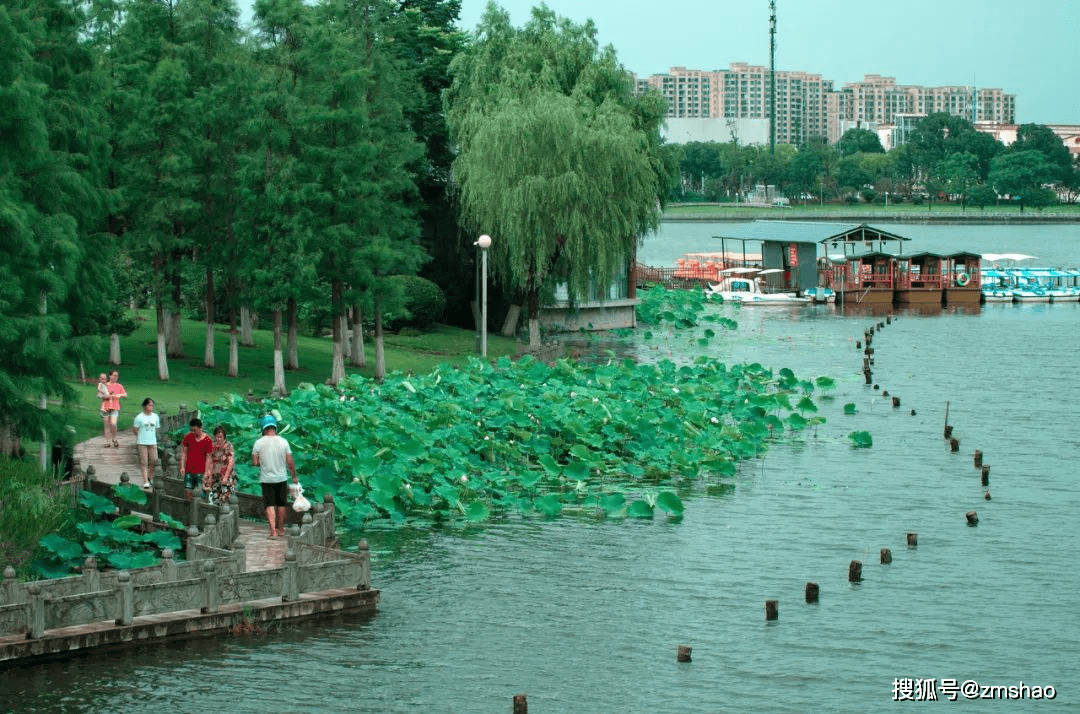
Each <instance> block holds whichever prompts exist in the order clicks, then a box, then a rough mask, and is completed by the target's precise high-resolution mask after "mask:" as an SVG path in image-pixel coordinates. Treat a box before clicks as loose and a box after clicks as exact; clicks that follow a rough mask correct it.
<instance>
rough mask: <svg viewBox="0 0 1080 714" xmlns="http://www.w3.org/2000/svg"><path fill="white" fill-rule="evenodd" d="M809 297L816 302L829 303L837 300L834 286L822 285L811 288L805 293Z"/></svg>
mask: <svg viewBox="0 0 1080 714" xmlns="http://www.w3.org/2000/svg"><path fill="white" fill-rule="evenodd" d="M804 294H805V295H806V297H807V298H809V299H810V301H811V302H815V303H827V302H836V292H835V291H834V290H833V289H832V288H826V287H821V286H820V285H819V286H818V287H816V288H810V289H808V290H807V291H806V292H805V293H804Z"/></svg>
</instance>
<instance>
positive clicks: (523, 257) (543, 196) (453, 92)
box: [446, 4, 672, 347]
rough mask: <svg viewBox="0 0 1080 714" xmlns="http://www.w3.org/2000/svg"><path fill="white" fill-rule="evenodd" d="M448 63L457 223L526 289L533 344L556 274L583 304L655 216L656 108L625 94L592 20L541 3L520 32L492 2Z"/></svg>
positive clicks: (621, 73) (625, 77) (660, 184)
mask: <svg viewBox="0 0 1080 714" xmlns="http://www.w3.org/2000/svg"><path fill="white" fill-rule="evenodd" d="M450 72H451V74H452V76H453V80H452V85H451V87H450V89H449V90H448V92H447V95H446V109H447V119H448V123H449V126H450V131H451V138H452V140H453V142H454V144H455V147H456V149H457V156H456V158H455V160H454V164H453V177H454V181H455V184H456V188H457V191H458V199H459V203H460V208H461V225H462V228H463V230H464V233H465V235H466V236H467V240H469V241H472V240H475V237H474V236H476V235H479V234H480V233H488V234H490V235H491V236H492V245H491V248H490V259H491V269H492V272H493V274H494V275H495V276H496V278H497V279H498V280H500V281H501V282H502V283H503V285H504V286H505V287H507V288H508V289H509V290H510V291H511V292H513V293H517V294H520V295H523V296H524V297H525V299H526V302H527V305H528V316H529V344H530V346H532V347H536V346H538V345H539V342H540V330H539V311H540V297H541V294H542V289H543V288H544V286H545V284H546V283H550V282H553V281H554V280H558V281H560V282H563V281H564V282H565V283H566V284H567V287H568V290H569V293H570V295H571V298H572V299H575V300H581V299H584V298H585V297H586V296H587V294H588V291H589V288H590V286H591V285H607V284H609V283H610V282H611V280H612V279H614V278H615V276H617V275H618V274H620V273H621V272H622V271H623V270H624V269H625V268H626V264H627V261H629V260H630V259H631V258H632V256H633V252H634V249H635V247H636V245H637V243H638V241H639V240H640V239H641V238H642V237H644V235H645V234H646V233H648V232H649V231H651V230H654V229H655V228H656V226H657V225H658V222H659V218H660V210H661V207H662V201H663V196H664V194H665V192H666V188H667V186H668V184H669V182H670V176H671V175H672V171H671V167H670V166H668V165H666V164H665V162H664V159H663V157H662V155H661V152H660V150H659V149H660V135H659V127H660V123H661V121H662V120H663V113H664V105H663V102H662V100H661V99H660V98H659V97H658V96H657V95H655V94H647V95H642V96H635V95H634V93H633V83H632V79H631V77H630V75H629V74H628V73H627V72H626V71H625V70H624V69H623V68H622V67H621V66H620V65H619V64H618V62H617V60H616V58H615V53H614V50H613V49H611V48H610V47H607V48H604V49H603V50H601V49H600V48H599V46H598V44H597V41H596V28H595V26H594V25H593V24H592V22H591V21H589V22H586V23H585V24H584V25H574V24H573V23H571V22H570V21H568V20H565V19H562V18H558V17H556V16H555V14H554V13H553V12H552V11H551V10H549V9H548V8H547V7H546V6H543V5H541V6H540V7H539V8H535V9H534V10H533V13H532V18H531V19H530V21H529V22H528V23H527V24H526V25H525V26H524V27H523V28H522V29H520V30H517V29H515V28H513V27H512V26H511V25H510V20H509V16H508V15H507V14H506V12H505V11H503V10H501V9H500V8H497V7H496V6H495V5H493V4H489V5H488V8H487V11H486V12H485V14H484V17H483V19H482V21H481V23H480V26H479V27H478V30H477V35H476V38H475V41H474V42H473V43H472V44H471V45H470V46H469V47H468V49H467V50H466V51H464V52H463V53H462V54H460V55H459V56H458V57H457V58H455V60H454V62H453V63H452V64H451V66H450Z"/></svg>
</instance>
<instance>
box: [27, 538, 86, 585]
mask: <svg viewBox="0 0 1080 714" xmlns="http://www.w3.org/2000/svg"><path fill="white" fill-rule="evenodd" d="M38 545H40V546H41V547H42V548H44V549H45V550H47V551H49V552H50V553H52V554H53V555H55V556H56V557H58V558H60V559H62V560H65V561H67V560H73V559H76V558H81V557H83V554H84V552H85V551H83V547H82V545H80V544H79V543H73V542H71V541H70V540H68V539H67V538H63V537H61V536H58V535H56V534H55V533H50V534H49V535H47V536H45V537H44V538H42V539H41V540H40V541H38ZM64 574H65V575H66V574H67V571H66V570H65V572H64Z"/></svg>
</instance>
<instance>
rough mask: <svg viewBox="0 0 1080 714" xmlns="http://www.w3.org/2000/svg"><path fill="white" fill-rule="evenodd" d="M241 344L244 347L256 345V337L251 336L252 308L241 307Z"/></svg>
mask: <svg viewBox="0 0 1080 714" xmlns="http://www.w3.org/2000/svg"><path fill="white" fill-rule="evenodd" d="M240 344H242V345H243V346H244V347H254V346H255V339H254V338H253V337H252V336H251V308H249V307H248V306H246V305H245V306H243V307H241V308H240Z"/></svg>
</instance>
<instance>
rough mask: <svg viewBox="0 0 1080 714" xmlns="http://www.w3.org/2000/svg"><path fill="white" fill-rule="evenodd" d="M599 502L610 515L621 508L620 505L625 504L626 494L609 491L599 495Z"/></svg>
mask: <svg viewBox="0 0 1080 714" xmlns="http://www.w3.org/2000/svg"><path fill="white" fill-rule="evenodd" d="M599 503H600V508H602V509H604V513H606V514H608V515H610V514H612V513H617V512H618V511H621V510H622V507H623V506H625V505H626V496H624V495H622V494H621V493H609V494H606V495H604V496H601V497H600V501H599Z"/></svg>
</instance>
